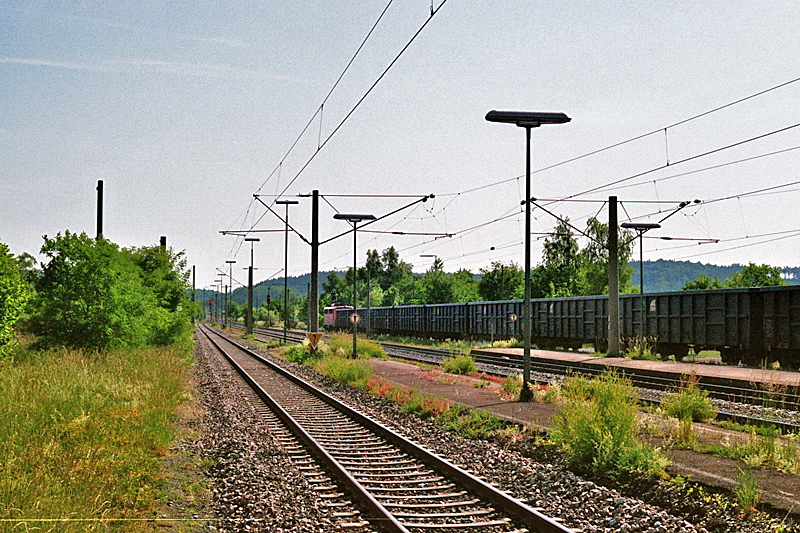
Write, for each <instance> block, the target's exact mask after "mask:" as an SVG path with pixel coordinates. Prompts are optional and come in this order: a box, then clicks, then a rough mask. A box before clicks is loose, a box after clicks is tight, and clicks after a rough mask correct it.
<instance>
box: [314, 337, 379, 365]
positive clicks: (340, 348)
mask: <svg viewBox="0 0 800 533" xmlns="http://www.w3.org/2000/svg"><path fill="white" fill-rule="evenodd" d="M356 350H357V351H358V357H359V358H360V359H369V358H373V357H374V358H377V359H385V358H386V352H384V351H383V348H382V347H381V345H380V344H378V343H375V342H372V341H369V340H367V339H365V338H363V337H357V339H356ZM319 351H320V353H321V354H322V355H323V356H329V355H332V356H338V357H352V356H353V336H352V335H350V334H347V333H334V334H332V335H326V336H325V337H324V338H323V343H322V344H321V345H320V348H319Z"/></svg>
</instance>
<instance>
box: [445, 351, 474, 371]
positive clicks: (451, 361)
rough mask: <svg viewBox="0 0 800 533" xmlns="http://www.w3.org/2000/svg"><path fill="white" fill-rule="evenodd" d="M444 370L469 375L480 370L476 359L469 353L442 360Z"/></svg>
mask: <svg viewBox="0 0 800 533" xmlns="http://www.w3.org/2000/svg"><path fill="white" fill-rule="evenodd" d="M442 370H444V371H445V372H449V373H451V374H463V375H465V376H468V375H470V374H474V373H476V372H477V371H478V368H477V367H476V366H475V360H474V359H473V358H472V357H470V356H468V355H456V356H454V357H450V358H448V359H446V360H445V361H444V362H442Z"/></svg>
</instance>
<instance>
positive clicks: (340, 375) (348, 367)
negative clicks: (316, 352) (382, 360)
mask: <svg viewBox="0 0 800 533" xmlns="http://www.w3.org/2000/svg"><path fill="white" fill-rule="evenodd" d="M314 368H315V370H317V371H318V372H320V373H322V374H325V375H326V376H328V377H330V378H332V379H335V380H336V381H338V382H340V383H344V384H345V385H350V386H352V387H356V388H359V389H369V380H370V377H372V367H371V366H369V364H367V363H366V362H364V361H362V360H360V359H348V358H343V357H335V356H334V357H331V356H329V357H324V358H322V359H320V360H319V361H317V362H316V363H315V364H314Z"/></svg>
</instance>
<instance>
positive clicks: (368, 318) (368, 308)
mask: <svg viewBox="0 0 800 533" xmlns="http://www.w3.org/2000/svg"><path fill="white" fill-rule="evenodd" d="M369 277H370V276H369V265H367V316H366V317H364V318H366V319H367V337H369V335H370V333H371V331H370V322H372V320H371V319H372V317H371V316H370V315H371V313H370V303H371V302H370V298H369V293H370V291H371V290H372V287H370V279H369Z"/></svg>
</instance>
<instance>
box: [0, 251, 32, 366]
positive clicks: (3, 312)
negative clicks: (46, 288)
mask: <svg viewBox="0 0 800 533" xmlns="http://www.w3.org/2000/svg"><path fill="white" fill-rule="evenodd" d="M0 280H2V281H0V361H2V360H4V359H6V358H7V357H8V356H9V354H10V348H11V346H10V343H11V341H12V339H13V338H14V326H16V324H17V321H18V320H19V319H20V318H21V317H22V314H23V312H24V310H25V304H26V302H27V301H28V296H29V291H28V286H27V283H26V281H25V280H24V279H23V276H22V274H21V272H20V269H19V266H18V263H17V261H16V260H15V259H14V256H13V255H11V252H9V250H8V246H6V245H5V244H3V243H0Z"/></svg>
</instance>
